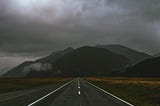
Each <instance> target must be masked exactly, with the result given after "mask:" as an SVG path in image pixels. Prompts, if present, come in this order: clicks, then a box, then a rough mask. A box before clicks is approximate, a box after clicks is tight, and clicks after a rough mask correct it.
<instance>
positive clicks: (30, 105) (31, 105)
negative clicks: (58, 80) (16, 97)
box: [27, 80, 73, 106]
mask: <svg viewBox="0 0 160 106" xmlns="http://www.w3.org/2000/svg"><path fill="white" fill-rule="evenodd" d="M72 81H73V80H72ZM72 81H69V82H67V83H65V84H63V85H62V86H60V87H59V88H57V89H55V90H54V91H52V92H50V93H48V94H47V95H45V96H43V97H41V98H39V99H37V100H36V101H34V102H32V103H30V104H29V105H27V106H33V105H34V104H36V103H38V102H39V101H41V100H43V99H45V98H46V97H48V96H50V95H51V94H53V93H55V92H57V91H58V90H60V89H62V88H63V87H65V86H67V85H68V84H70V83H71V82H72Z"/></svg>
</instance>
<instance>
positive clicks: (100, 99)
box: [0, 78, 133, 106]
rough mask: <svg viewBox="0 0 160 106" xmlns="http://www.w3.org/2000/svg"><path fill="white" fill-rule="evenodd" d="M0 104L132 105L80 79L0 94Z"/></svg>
mask: <svg viewBox="0 0 160 106" xmlns="http://www.w3.org/2000/svg"><path fill="white" fill-rule="evenodd" d="M0 106H133V105H132V104H130V103H128V102H126V101H124V100H122V99H120V98H118V97H116V96H114V95H112V94H110V93H108V92H106V91H104V90H103V89H101V88H98V87H97V86H95V85H93V84H91V83H89V82H87V81H85V80H82V79H79V78H77V79H74V80H73V81H70V82H68V83H65V84H53V85H48V86H43V87H39V88H34V89H30V90H23V91H17V92H13V93H6V94H0Z"/></svg>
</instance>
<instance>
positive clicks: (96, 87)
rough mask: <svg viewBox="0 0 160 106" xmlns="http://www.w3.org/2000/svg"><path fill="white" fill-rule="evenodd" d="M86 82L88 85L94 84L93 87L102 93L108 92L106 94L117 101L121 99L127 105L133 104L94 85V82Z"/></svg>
mask: <svg viewBox="0 0 160 106" xmlns="http://www.w3.org/2000/svg"><path fill="white" fill-rule="evenodd" d="M87 82H88V81H87ZM88 83H89V84H90V85H92V86H94V87H95V88H97V89H99V90H101V91H103V92H104V93H106V94H108V95H110V96H112V97H114V98H116V99H118V100H119V101H121V102H123V103H125V104H127V105H129V106H134V105H133V104H131V103H129V102H127V101H125V100H123V99H121V98H119V97H117V96H115V95H113V94H111V93H109V92H107V91H105V90H103V89H102V88H100V87H98V86H96V85H94V84H92V83H90V82H88Z"/></svg>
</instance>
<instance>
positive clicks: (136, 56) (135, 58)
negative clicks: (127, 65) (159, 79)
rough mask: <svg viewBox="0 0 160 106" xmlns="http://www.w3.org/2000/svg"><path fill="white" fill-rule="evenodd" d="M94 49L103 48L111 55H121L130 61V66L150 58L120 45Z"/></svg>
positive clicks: (100, 46)
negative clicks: (111, 53)
mask: <svg viewBox="0 0 160 106" xmlns="http://www.w3.org/2000/svg"><path fill="white" fill-rule="evenodd" d="M95 47H99V48H104V49H107V50H109V51H111V52H113V53H116V54H120V55H123V56H125V57H127V58H128V59H130V61H131V63H132V64H136V63H138V62H140V61H142V60H144V59H148V58H151V57H152V56H150V55H148V54H146V53H142V52H139V51H136V50H133V49H130V48H128V47H125V46H122V45H96V46H95Z"/></svg>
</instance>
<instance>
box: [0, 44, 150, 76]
mask: <svg viewBox="0 0 160 106" xmlns="http://www.w3.org/2000/svg"><path fill="white" fill-rule="evenodd" d="M148 58H152V56H150V55H148V54H146V53H142V52H138V51H136V50H133V49H130V48H128V47H125V46H122V45H96V46H94V47H90V46H83V47H80V48H77V49H73V48H72V47H69V48H67V49H64V50H61V51H55V52H53V53H52V54H50V55H48V56H46V57H43V58H40V59H38V60H36V61H26V62H24V63H22V64H20V65H18V66H17V67H15V68H13V69H11V70H10V71H8V72H7V73H5V74H4V75H3V76H4V77H48V76H50V77H53V76H93V75H109V74H110V73H112V72H115V71H119V70H122V69H125V68H127V67H129V66H131V65H134V64H136V63H138V62H140V61H142V60H144V59H148Z"/></svg>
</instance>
